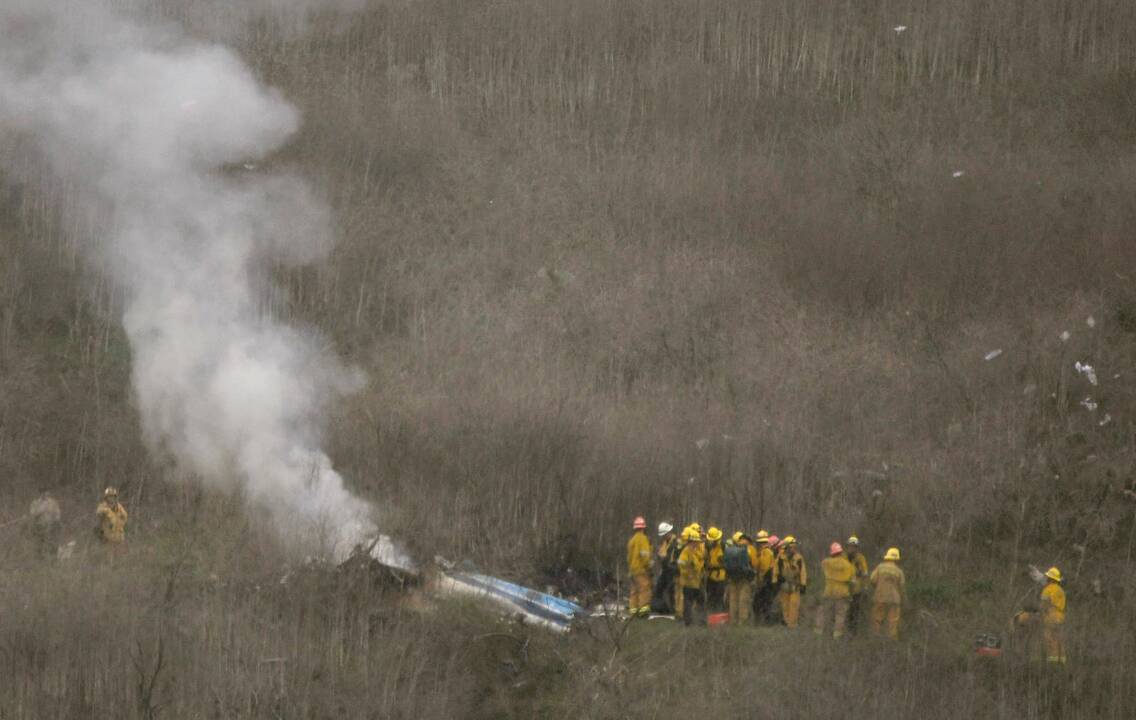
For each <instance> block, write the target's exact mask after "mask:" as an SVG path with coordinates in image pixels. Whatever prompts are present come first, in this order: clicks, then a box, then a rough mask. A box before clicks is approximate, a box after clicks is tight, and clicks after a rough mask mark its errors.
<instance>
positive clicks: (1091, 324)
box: [1085, 315, 1097, 327]
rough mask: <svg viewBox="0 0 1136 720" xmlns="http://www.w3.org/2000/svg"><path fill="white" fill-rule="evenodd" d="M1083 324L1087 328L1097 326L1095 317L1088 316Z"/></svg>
mask: <svg viewBox="0 0 1136 720" xmlns="http://www.w3.org/2000/svg"><path fill="white" fill-rule="evenodd" d="M1085 324H1086V325H1088V326H1089V327H1096V326H1097V319H1096V318H1095V317H1093V316H1092V315H1090V316H1088V317H1087V318H1085Z"/></svg>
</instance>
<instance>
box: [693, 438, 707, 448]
mask: <svg viewBox="0 0 1136 720" xmlns="http://www.w3.org/2000/svg"><path fill="white" fill-rule="evenodd" d="M709 444H710V441H709V440H707V439H706V438H700V439H698V440H695V441H694V445H695V447H697V448H698V449H699V450H702V449H704V448H705V447H706V446H707V445H709Z"/></svg>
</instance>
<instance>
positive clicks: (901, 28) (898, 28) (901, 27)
mask: <svg viewBox="0 0 1136 720" xmlns="http://www.w3.org/2000/svg"><path fill="white" fill-rule="evenodd" d="M906 29H907V26H906V25H896V26H895V27H893V28H892V30H894V31H895V34H896V35H898V34H900V33H901V32H903V31H904V30H906Z"/></svg>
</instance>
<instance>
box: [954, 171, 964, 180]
mask: <svg viewBox="0 0 1136 720" xmlns="http://www.w3.org/2000/svg"><path fill="white" fill-rule="evenodd" d="M963 175H966V171H965V170H955V171H954V172H953V173H951V177H953V178H960V177H962V176H963Z"/></svg>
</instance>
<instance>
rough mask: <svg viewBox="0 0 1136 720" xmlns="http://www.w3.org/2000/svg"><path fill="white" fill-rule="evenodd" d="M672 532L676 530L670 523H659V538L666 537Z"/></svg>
mask: <svg viewBox="0 0 1136 720" xmlns="http://www.w3.org/2000/svg"><path fill="white" fill-rule="evenodd" d="M671 530H674V525H671V524H670V523H669V522H661V523H659V537H662V536H663V535H666V534H667V533H669V532H670V531H671Z"/></svg>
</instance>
